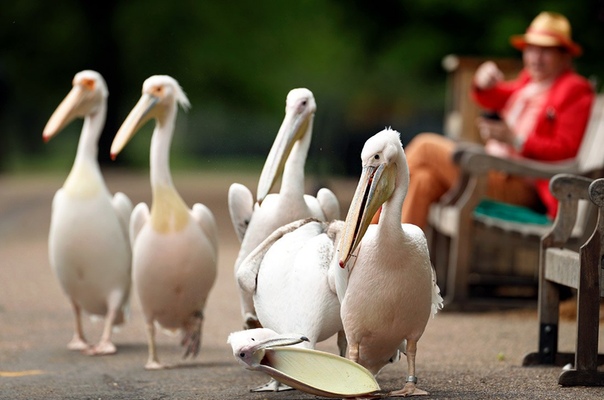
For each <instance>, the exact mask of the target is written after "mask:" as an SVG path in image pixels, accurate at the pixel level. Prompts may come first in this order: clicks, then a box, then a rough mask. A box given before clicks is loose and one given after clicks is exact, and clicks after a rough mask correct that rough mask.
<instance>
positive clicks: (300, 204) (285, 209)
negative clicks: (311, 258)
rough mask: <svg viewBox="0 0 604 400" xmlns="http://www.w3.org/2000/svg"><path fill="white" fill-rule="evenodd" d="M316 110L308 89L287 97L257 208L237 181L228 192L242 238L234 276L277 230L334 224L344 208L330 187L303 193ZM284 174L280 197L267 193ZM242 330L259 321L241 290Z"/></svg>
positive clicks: (250, 303)
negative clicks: (308, 221)
mask: <svg viewBox="0 0 604 400" xmlns="http://www.w3.org/2000/svg"><path fill="white" fill-rule="evenodd" d="M316 108H317V106H316V103H315V98H314V96H313V94H312V92H311V91H310V90H308V89H302V88H299V89H293V90H291V91H290V92H289V94H288V95H287V100H286V106H285V118H284V119H283V122H282V124H281V127H280V128H279V132H278V133H277V137H276V138H275V142H274V143H273V146H272V148H271V150H270V152H269V155H268V157H267V159H266V162H265V164H264V167H263V169H262V173H261V175H260V179H259V182H258V191H257V204H256V205H254V201H253V196H252V194H251V192H250V191H249V190H248V189H247V188H246V187H245V186H243V185H241V184H238V183H235V184H233V185H231V188H230V189H229V196H228V198H229V211H230V215H231V220H232V222H233V226H234V228H235V232H236V233H237V236H238V238H239V239H240V240H241V248H240V250H239V255H238V257H237V260H236V261H235V272H237V270H238V269H239V265H240V264H241V263H242V262H243V260H244V259H245V258H246V257H247V255H248V254H249V253H250V252H251V251H252V250H253V249H254V248H255V247H256V246H257V245H259V244H260V242H262V241H263V240H264V239H266V238H267V237H268V235H270V234H271V233H272V232H273V231H274V230H275V229H277V228H279V227H281V226H283V225H285V224H287V223H289V222H292V221H296V220H299V219H303V218H308V217H313V218H317V219H320V220H323V221H330V220H332V219H336V218H339V217H340V206H339V203H338V200H337V198H336V196H335V195H334V194H333V192H331V191H330V190H329V189H326V188H323V189H320V190H319V192H318V193H317V197H316V198H315V197H312V196H309V195H305V194H304V164H305V162H306V155H307V153H308V148H309V147H310V142H311V138H312V127H313V119H314V115H315V110H316ZM281 175H282V179H281V189H280V191H279V193H278V194H268V193H269V191H270V190H271V188H272V187H273V186H274V184H275V182H276V181H277V180H278V178H279V176H281ZM239 294H240V300H241V312H242V316H243V319H244V321H245V322H244V326H245V327H248V328H252V327H258V326H259V325H258V319H257V317H256V313H255V311H254V304H253V300H252V297H251V295H250V294H249V293H245V292H244V291H241V290H240V292H239Z"/></svg>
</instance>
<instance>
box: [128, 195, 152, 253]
mask: <svg viewBox="0 0 604 400" xmlns="http://www.w3.org/2000/svg"><path fill="white" fill-rule="evenodd" d="M149 218H150V215H149V207H148V206H147V205H146V204H145V203H138V204H137V205H136V207H134V210H133V211H132V215H131V216H130V244H131V245H132V246H133V245H134V241H135V240H136V237H137V236H138V234H139V232H140V231H141V229H142V227H143V225H145V223H146V222H147V221H149Z"/></svg>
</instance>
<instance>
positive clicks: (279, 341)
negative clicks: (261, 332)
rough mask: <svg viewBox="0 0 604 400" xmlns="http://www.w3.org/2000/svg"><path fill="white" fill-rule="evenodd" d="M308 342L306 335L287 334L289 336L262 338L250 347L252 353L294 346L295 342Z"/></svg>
mask: <svg viewBox="0 0 604 400" xmlns="http://www.w3.org/2000/svg"><path fill="white" fill-rule="evenodd" d="M302 342H308V338H307V337H306V336H297V335H291V336H290V335H287V336H285V335H284V336H276V337H272V338H270V339H266V340H262V341H259V342H258V343H256V344H255V345H253V346H250V347H249V349H248V350H249V351H250V352H251V353H255V352H257V351H259V350H266V349H270V348H274V347H283V346H293V345H294V344H298V343H302Z"/></svg>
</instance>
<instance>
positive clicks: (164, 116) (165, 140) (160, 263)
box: [111, 75, 218, 369]
mask: <svg viewBox="0 0 604 400" xmlns="http://www.w3.org/2000/svg"><path fill="white" fill-rule="evenodd" d="M177 104H180V105H181V106H183V107H185V108H187V107H189V100H188V99H187V97H186V95H185V94H184V92H183V91H182V89H181V88H180V85H179V84H178V82H176V80H174V79H173V78H171V77H169V76H165V75H156V76H152V77H150V78H148V79H147V80H146V81H145V82H144V84H143V94H142V97H141V99H140V100H139V102H138V103H137V105H136V106H135V107H134V109H133V110H132V111H131V112H130V114H129V115H128V117H127V118H126V120H125V121H124V123H123V125H122V127H121V128H120V130H119V131H118V133H117V135H116V137H115V139H114V141H113V145H112V147H111V154H112V157H115V156H116V155H117V154H118V153H119V152H120V151H121V149H122V148H123V147H124V146H125V145H126V143H127V142H128V140H129V139H130V138H131V137H132V136H133V135H134V133H135V132H136V131H137V130H138V129H139V128H140V127H141V126H142V125H143V124H144V123H145V122H147V121H148V120H150V119H152V118H154V119H155V120H156V126H155V130H154V131H153V136H152V139H151V155H150V164H151V187H152V194H153V201H152V205H151V211H149V208H148V207H147V205H146V204H144V203H140V204H138V205H137V206H136V208H135V209H134V212H133V213H132V218H131V220H130V237H131V240H132V243H133V279H134V286H135V288H136V291H137V293H138V296H139V299H140V303H141V306H142V310H143V313H144V315H145V321H146V324H147V336H148V342H149V358H148V361H147V363H146V365H145V368H147V369H159V368H163V367H164V366H163V365H162V364H161V363H160V362H159V359H158V357H157V352H156V349H155V327H154V323H158V324H159V325H160V326H161V327H163V328H165V329H167V330H171V331H176V330H181V331H182V332H183V340H182V345H183V346H184V347H185V348H186V352H185V357H187V356H189V355H192V356H195V355H197V353H198V352H199V347H200V341H201V329H202V322H203V311H204V307H205V303H206V300H207V297H208V294H209V292H210V289H211V288H212V286H213V284H214V281H215V279H216V263H217V253H218V239H217V229H216V222H215V220H214V216H213V214H212V213H211V211H210V210H209V209H208V208H207V207H206V206H204V205H202V204H199V203H197V204H195V205H194V206H193V208H192V209H189V208H188V207H187V205H186V204H185V202H184V201H183V199H182V198H181V197H180V195H179V194H178V192H177V191H176V188H175V187H174V184H173V182H172V176H171V173H170V167H169V151H170V143H171V140H172V135H173V131H174V123H175V120H176V113H177Z"/></svg>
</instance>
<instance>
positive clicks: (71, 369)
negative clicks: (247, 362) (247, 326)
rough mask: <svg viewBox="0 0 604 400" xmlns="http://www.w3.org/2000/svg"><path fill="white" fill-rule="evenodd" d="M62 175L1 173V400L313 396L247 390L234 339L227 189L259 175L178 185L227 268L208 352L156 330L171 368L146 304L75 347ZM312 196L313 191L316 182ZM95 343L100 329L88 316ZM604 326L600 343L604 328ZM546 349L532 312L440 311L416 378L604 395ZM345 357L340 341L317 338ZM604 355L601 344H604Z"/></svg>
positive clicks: (467, 393) (525, 392)
mask: <svg viewBox="0 0 604 400" xmlns="http://www.w3.org/2000/svg"><path fill="white" fill-rule="evenodd" d="M63 179H64V177H61V176H56V175H35V176H32V175H23V176H0V399H95V400H96V399H315V398H317V397H316V396H313V395H309V394H305V393H302V392H299V391H290V392H281V393H262V394H257V393H250V391H249V389H250V388H252V387H254V386H258V385H260V384H262V383H264V382H265V381H266V380H267V377H266V376H264V375H262V374H260V373H257V372H251V371H248V370H245V369H244V368H243V367H241V366H240V365H239V364H238V363H237V361H236V360H235V359H234V357H233V355H232V353H231V349H230V346H229V345H227V343H226V339H227V336H228V334H229V333H230V332H233V331H236V330H239V329H241V318H240V315H239V304H238V298H237V293H236V289H235V282H234V278H233V264H234V262H235V258H236V256H237V252H238V249H239V243H238V241H237V238H236V236H235V234H234V231H233V228H232V226H231V222H230V219H229V215H228V209H227V204H226V201H227V200H226V199H227V191H228V187H229V185H230V184H231V183H233V182H240V183H244V184H246V185H248V187H251V188H255V184H256V179H257V175H256V176H255V175H254V174H251V173H250V174H225V173H220V172H216V173H208V172H205V173H180V174H176V175H175V179H174V181H175V184H176V186H177V188H178V190H179V191H180V192H181V194H182V195H183V198H184V199H185V201H186V202H187V203H188V204H189V205H191V204H192V203H194V202H201V203H204V204H206V205H207V206H208V207H210V209H211V210H212V211H213V212H214V214H215V216H216V220H217V222H218V225H219V235H220V249H219V272H218V277H217V281H216V284H215V286H214V288H213V290H212V292H211V294H210V297H209V300H208V304H207V307H206V311H205V315H206V319H205V322H204V326H203V338H202V348H201V352H200V355H199V356H198V357H197V358H196V359H194V360H182V354H183V351H182V349H181V348H180V346H179V338H178V337H171V336H168V335H164V334H162V333H158V335H157V339H158V352H159V357H160V360H161V361H163V362H166V363H168V364H171V365H172V366H173V367H172V368H170V369H166V370H161V371H146V370H145V369H144V364H145V361H146V358H147V344H146V336H145V328H144V322H143V318H142V314H141V312H140V307H139V304H138V300H137V299H136V296H135V295H134V296H133V297H132V300H131V315H130V318H129V320H128V322H127V323H126V324H125V325H124V326H123V327H122V329H121V330H120V331H119V332H117V333H115V334H114V338H113V339H114V343H115V344H116V346H117V348H118V353H117V354H115V355H112V356H100V357H91V356H86V355H84V354H81V353H79V352H73V351H69V350H67V348H66V344H67V342H68V341H69V340H70V338H71V335H72V332H73V330H72V329H73V316H72V312H71V308H70V306H69V303H68V302H67V299H66V297H65V295H64V294H63V292H62V291H61V288H60V287H59V284H58V282H57V280H56V279H55V277H54V276H53V274H52V272H51V270H50V266H49V263H48V255H47V235H48V226H49V222H50V204H51V200H52V196H53V194H54V192H55V191H56V189H57V188H58V187H60V186H61V184H62V181H63ZM107 181H108V185H109V187H110V189H111V191H113V192H114V191H123V192H124V193H126V194H127V195H128V196H129V197H130V198H131V199H132V201H133V203H134V204H136V203H138V202H140V201H144V202H150V198H151V191H150V188H149V179H148V175H147V174H146V173H145V172H141V173H124V172H115V171H114V172H111V173H108V174H107ZM324 183H325V184H327V185H328V186H329V187H330V188H332V190H334V192H336V194H337V195H338V197H339V198H340V201H341V204H342V208H343V210H344V211H343V212H344V213H345V210H346V208H347V207H348V204H349V202H350V197H351V195H352V192H353V190H354V187H355V185H356V182H354V180H345V179H327V180H324ZM308 189H309V192H310V191H312V188H308ZM84 329H85V332H86V334H87V337H88V339H89V340H90V341H91V342H95V341H97V340H98V338H99V337H100V335H101V330H102V324H101V323H100V322H99V321H97V322H94V321H90V320H89V319H85V327H84ZM602 330H603V329H601V331H600V338H601V340H600V342H601V343H602V342H604V340H602V339H603V338H604V334H603V333H602ZM560 336H561V338H562V342H561V348H562V349H563V350H572V349H573V346H574V344H573V340H574V338H575V332H574V324H573V322H572V321H564V322H563V324H562V327H561V332H560ZM536 346H537V314H536V310H535V309H534V308H528V309H521V310H514V311H492V312H482V313H455V312H442V313H439V314H438V315H437V316H436V318H434V319H433V320H431V321H430V322H429V324H428V327H427V329H426V332H425V333H424V336H423V338H422V339H421V340H420V342H419V346H418V354H417V375H418V377H419V384H418V386H420V387H421V388H423V389H425V390H427V391H429V392H430V396H429V398H433V399H604V388H585V387H577V388H562V387H559V386H558V385H557V376H558V374H559V372H560V369H559V368H555V367H532V368H523V367H521V360H522V357H523V356H524V354H526V353H528V352H530V351H533V350H535V349H536ZM319 348H320V349H321V350H325V351H330V352H334V353H335V352H336V351H337V347H336V344H335V340H334V339H330V340H328V341H326V342H323V343H321V344H320V346H319ZM600 349H601V351H602V350H603V348H602V345H601V346H600ZM405 374H406V362H404V358H403V362H398V363H396V364H392V365H388V366H387V367H385V368H384V370H382V372H381V373H380V374H379V375H378V378H377V379H378V382H379V383H380V385H381V387H382V389H384V390H394V389H398V388H400V387H402V385H403V381H404V378H403V377H404V376H405Z"/></svg>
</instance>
